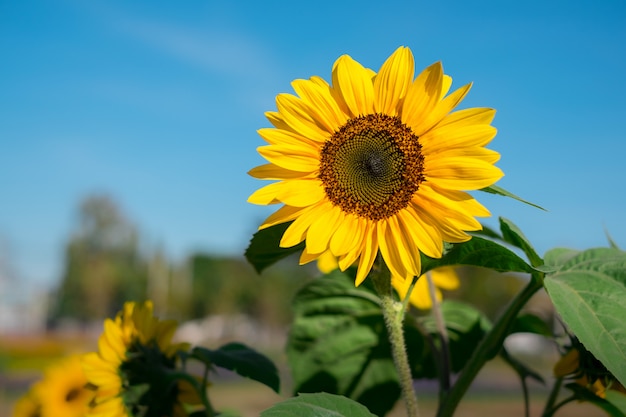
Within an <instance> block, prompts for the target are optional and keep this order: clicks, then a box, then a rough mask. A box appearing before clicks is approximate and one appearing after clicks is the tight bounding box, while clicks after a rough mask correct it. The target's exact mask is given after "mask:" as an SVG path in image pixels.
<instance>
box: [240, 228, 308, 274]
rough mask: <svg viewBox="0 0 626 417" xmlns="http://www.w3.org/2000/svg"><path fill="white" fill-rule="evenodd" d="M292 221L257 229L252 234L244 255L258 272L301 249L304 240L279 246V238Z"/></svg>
mask: <svg viewBox="0 0 626 417" xmlns="http://www.w3.org/2000/svg"><path fill="white" fill-rule="evenodd" d="M291 223H292V222H288V223H281V224H277V225H275V226H271V227H268V228H266V229H262V230H259V231H258V232H256V233H255V234H254V235H253V236H252V240H250V244H249V245H248V248H247V249H246V252H245V257H246V259H247V260H248V262H250V263H251V264H252V266H253V267H254V269H255V270H256V271H257V272H258V273H259V274H260V273H261V272H262V271H263V270H264V269H265V268H267V267H269V266H271V265H273V264H275V263H276V262H278V261H280V260H281V259H284V258H286V257H287V256H289V255H291V254H293V253H296V252H300V251H302V249H304V242H301V243H299V244H297V245H296V246H292V247H290V248H281V247H280V239H281V238H282V237H283V233H285V230H287V228H288V227H289V225H290V224H291Z"/></svg>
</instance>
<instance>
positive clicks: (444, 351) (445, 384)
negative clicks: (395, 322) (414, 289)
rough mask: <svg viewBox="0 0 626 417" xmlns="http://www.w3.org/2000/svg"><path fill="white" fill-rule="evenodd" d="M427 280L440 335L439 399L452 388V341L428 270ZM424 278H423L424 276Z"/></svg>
mask: <svg viewBox="0 0 626 417" xmlns="http://www.w3.org/2000/svg"><path fill="white" fill-rule="evenodd" d="M425 275H426V277H425V278H426V280H427V281H428V293H429V295H430V299H431V301H432V309H431V310H432V313H433V317H434V318H435V325H436V326H437V335H438V336H439V355H438V358H439V362H440V364H439V399H440V400H441V399H443V398H445V396H446V395H447V394H448V391H449V390H450V371H451V368H452V367H451V364H450V348H449V346H450V343H449V338H448V330H447V329H446V322H445V320H444V319H443V312H442V311H441V304H440V303H439V300H437V289H436V288H435V283H434V282H433V277H432V274H431V273H430V272H426V274H425ZM422 279H423V278H422Z"/></svg>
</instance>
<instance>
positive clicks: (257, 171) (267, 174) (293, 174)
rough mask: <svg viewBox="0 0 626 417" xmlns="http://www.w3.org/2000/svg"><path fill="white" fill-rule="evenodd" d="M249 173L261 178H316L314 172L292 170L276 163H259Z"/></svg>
mask: <svg viewBox="0 0 626 417" xmlns="http://www.w3.org/2000/svg"><path fill="white" fill-rule="evenodd" d="M248 175H250V176H251V177H254V178H257V179H260V180H292V179H296V178H314V176H313V174H312V173H307V172H298V171H291V170H289V169H285V168H281V167H278V166H276V165H274V164H265V165H259V166H258V167H254V168H252V169H251V170H250V171H248Z"/></svg>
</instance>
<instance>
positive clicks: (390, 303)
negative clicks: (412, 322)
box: [370, 255, 419, 417]
mask: <svg viewBox="0 0 626 417" xmlns="http://www.w3.org/2000/svg"><path fill="white" fill-rule="evenodd" d="M376 263H377V266H376V267H375V268H373V269H372V271H371V272H370V274H371V275H370V276H371V277H372V280H373V282H374V287H375V289H376V292H377V293H378V296H379V297H380V306H381V308H382V312H383V317H384V319H385V326H386V327H387V332H388V333H389V343H390V344H391V354H392V356H393V363H394V365H395V367H396V371H397V372H398V378H399V382H400V388H401V390H402V397H403V399H404V404H405V406H406V411H407V415H408V417H419V409H418V406H417V396H416V394H415V390H414V389H413V377H412V375H411V367H410V365H409V358H408V355H407V353H406V343H405V341H404V329H403V326H402V325H403V322H404V313H405V309H404V308H403V304H402V303H401V302H398V301H396V300H395V299H394V297H393V295H392V292H391V273H390V272H389V268H388V267H387V265H386V264H385V262H384V261H383V260H382V257H381V256H380V255H379V256H378V258H377V262H376Z"/></svg>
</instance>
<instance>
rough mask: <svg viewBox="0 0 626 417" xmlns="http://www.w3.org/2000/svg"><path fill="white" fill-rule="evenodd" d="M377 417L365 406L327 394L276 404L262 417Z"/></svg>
mask: <svg viewBox="0 0 626 417" xmlns="http://www.w3.org/2000/svg"><path fill="white" fill-rule="evenodd" d="M295 416H297V417H376V416H375V415H374V414H372V413H370V412H369V410H368V409H367V408H366V407H364V406H363V405H361V404H359V403H357V402H355V401H353V400H351V399H349V398H346V397H343V396H341V395H333V394H328V393H325V392H321V393H315V394H300V395H298V396H297V397H294V398H290V399H288V400H286V401H283V402H280V403H278V404H274V405H273V406H272V407H270V408H268V409H267V410H265V411H262V412H261V417H295Z"/></svg>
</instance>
